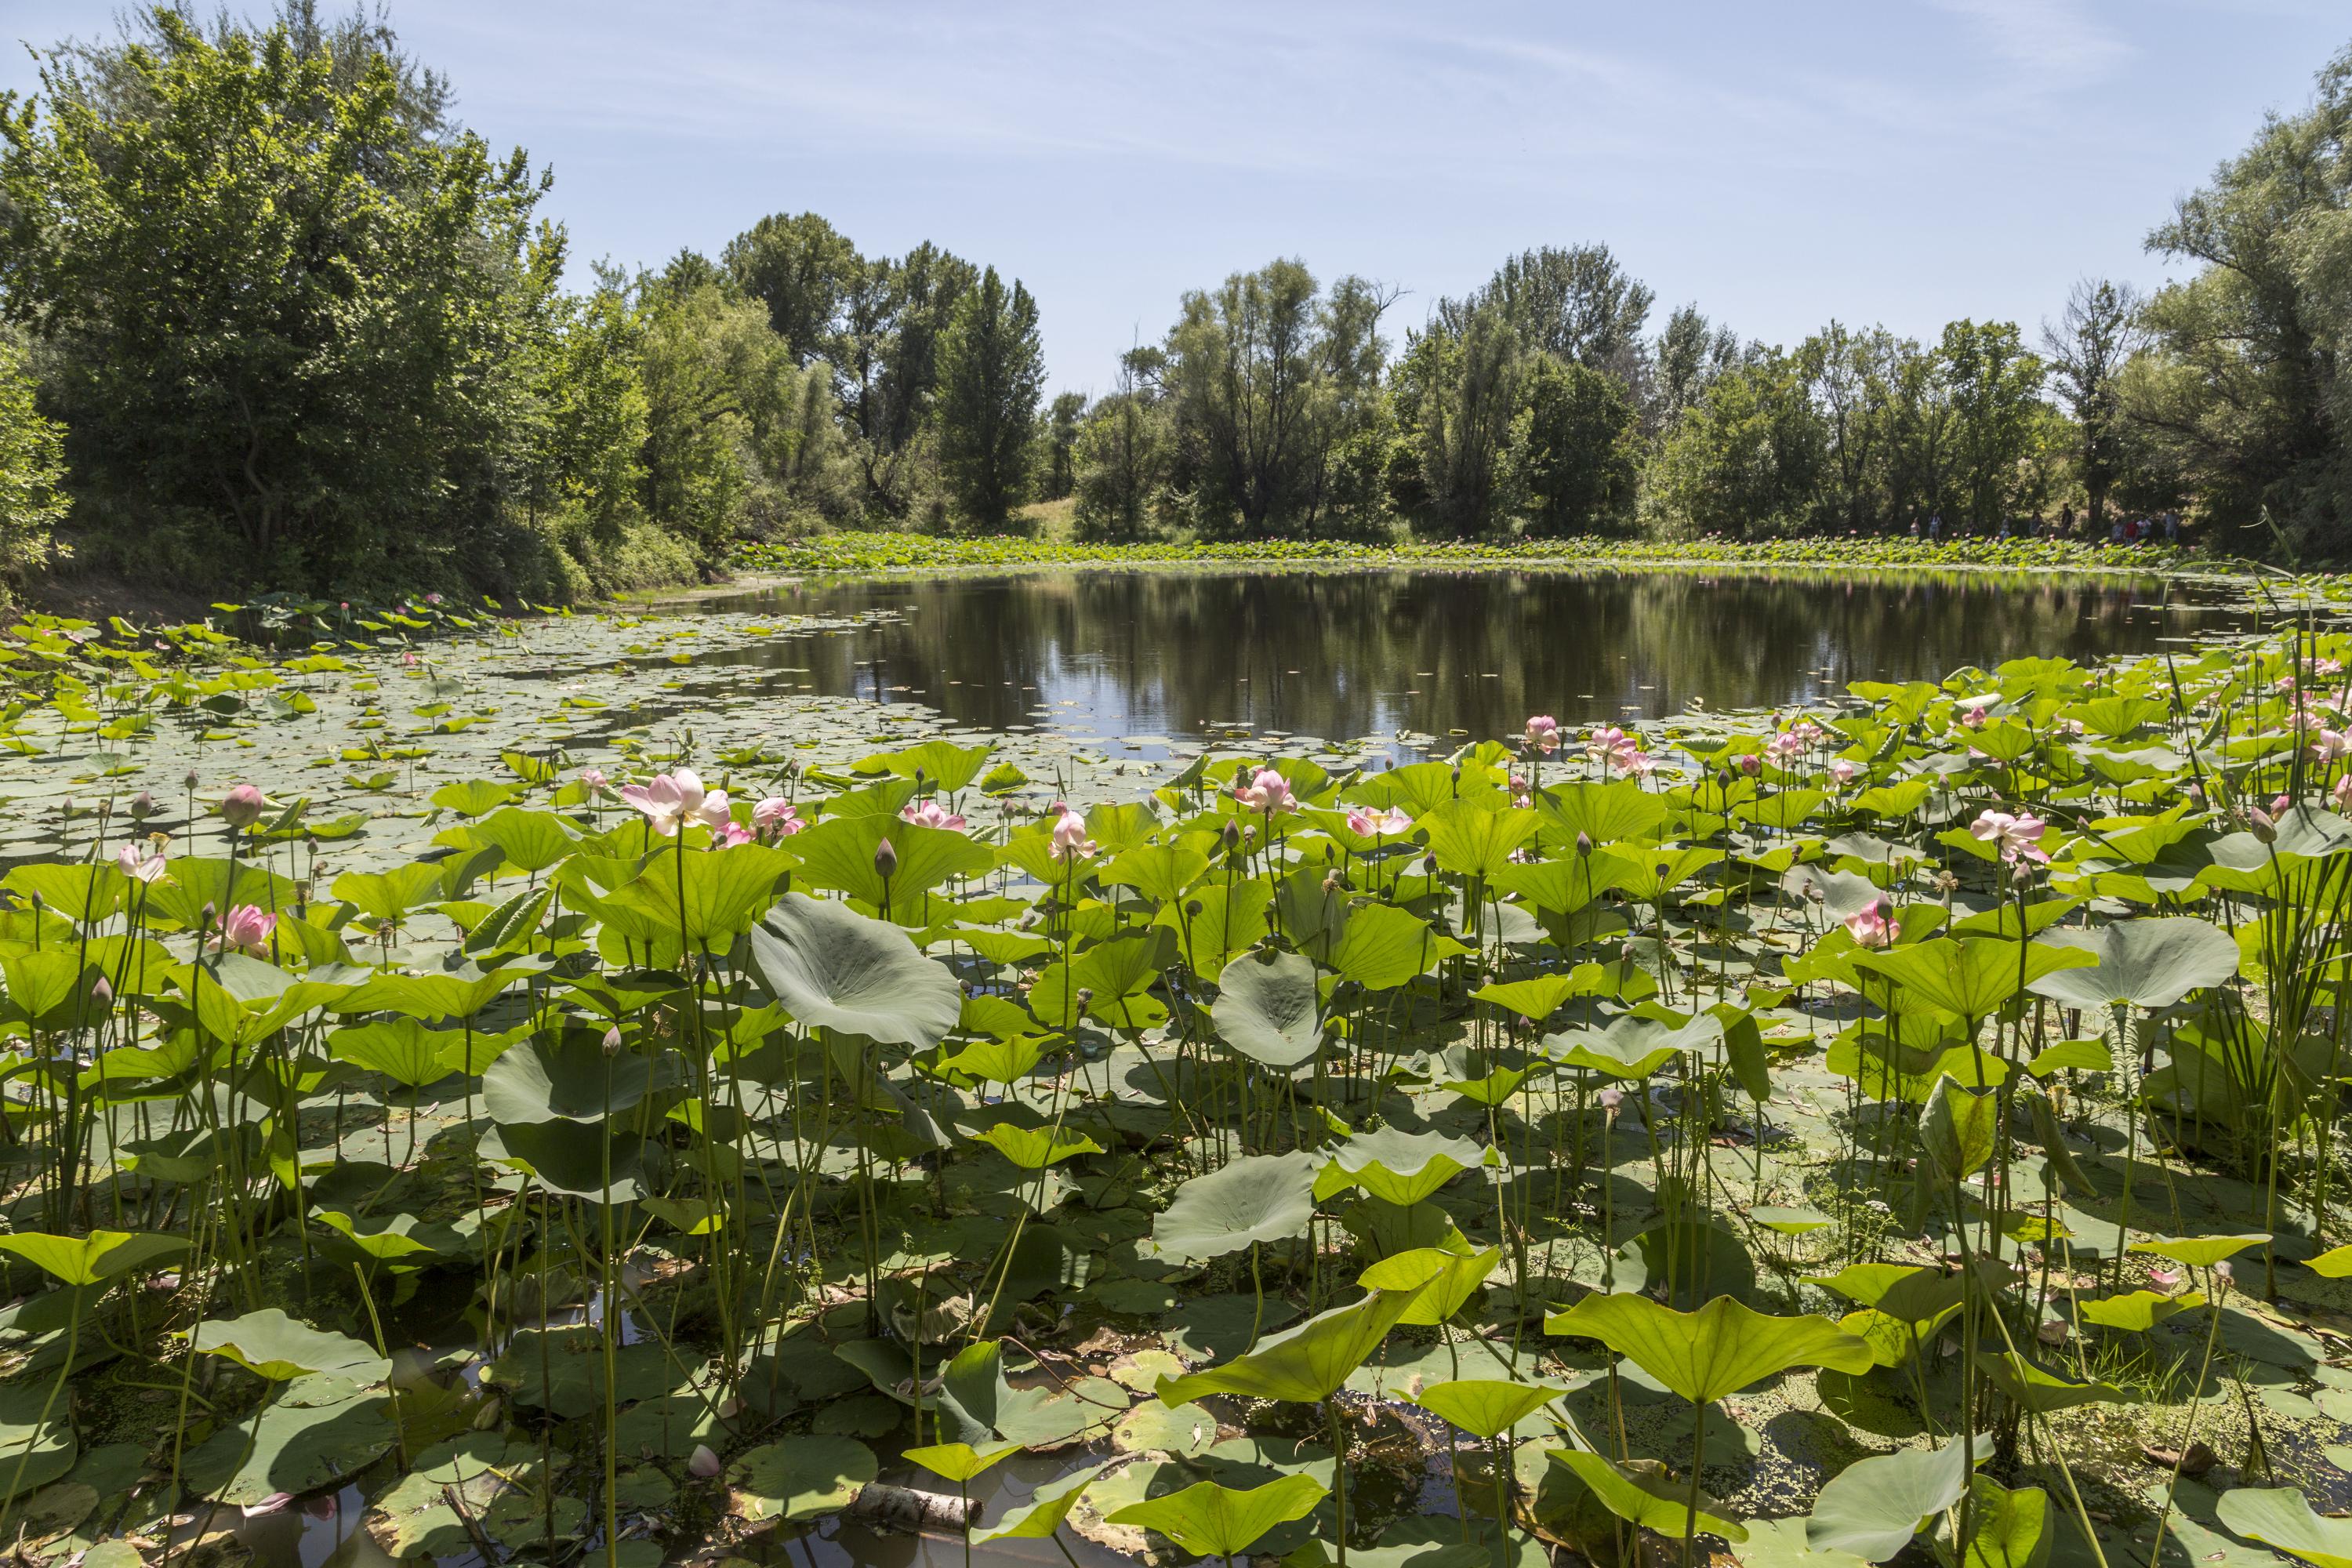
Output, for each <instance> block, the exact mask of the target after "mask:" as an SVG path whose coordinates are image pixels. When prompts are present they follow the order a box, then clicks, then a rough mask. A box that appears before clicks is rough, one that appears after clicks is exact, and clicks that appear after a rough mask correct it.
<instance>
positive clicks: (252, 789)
mask: <svg viewBox="0 0 2352 1568" xmlns="http://www.w3.org/2000/svg"><path fill="white" fill-rule="evenodd" d="M266 805H268V802H267V801H266V800H264V799H263V798H262V794H261V791H260V790H259V789H258V788H257V787H256V786H255V785H253V784H239V785H237V786H236V788H235V789H233V790H231V791H229V792H228V793H227V794H226V795H223V796H221V803H220V814H221V820H222V821H224V822H226V823H227V824H228V825H229V826H231V827H238V828H243V827H250V826H253V825H254V824H255V823H257V822H259V821H260V820H261V813H262V810H263V808H264V807H265V806H266Z"/></svg>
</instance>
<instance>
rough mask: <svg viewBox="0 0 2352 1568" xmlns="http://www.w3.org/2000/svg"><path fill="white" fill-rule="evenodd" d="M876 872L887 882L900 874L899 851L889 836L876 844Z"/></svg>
mask: <svg viewBox="0 0 2352 1568" xmlns="http://www.w3.org/2000/svg"><path fill="white" fill-rule="evenodd" d="M874 874H875V875H876V876H877V877H879V878H881V879H883V880H884V881H886V882H887V881H888V880H889V879H891V878H893V877H895V876H897V875H898V851H897V850H896V849H893V848H892V847H890V841H889V840H888V839H887V838H885V839H883V840H882V841H881V842H880V843H879V844H877V845H876V846H874Z"/></svg>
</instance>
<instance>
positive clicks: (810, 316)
mask: <svg viewBox="0 0 2352 1568" xmlns="http://www.w3.org/2000/svg"><path fill="white" fill-rule="evenodd" d="M719 261H720V263H721V265H723V266H724V267H725V268H727V269H728V271H729V272H730V273H731V274H732V275H733V277H734V279H735V281H736V282H737V284H738V285H740V287H741V289H743V291H744V292H745V293H747V294H749V295H750V296H751V298H753V299H754V300H759V301H760V302H761V304H763V305H765V306H766V307H767V308H768V324H769V325H770V326H771V327H772V328H773V329H774V330H775V333H776V335H777V336H778V337H780V338H782V339H783V340H784V344H785V347H786V348H787V349H788V350H789V351H790V352H791V353H792V355H793V359H794V360H796V361H797V362H798V363H802V364H806V363H809V362H810V361H811V360H816V359H826V360H830V359H833V358H835V356H836V354H837V353H838V352H839V342H838V340H839V336H840V332H841V321H842V312H843V310H844V307H845V304H846V302H847V300H848V299H849V295H850V291H851V290H852V289H853V288H855V287H856V284H857V283H858V281H859V279H860V277H861V275H862V273H863V272H864V270H865V268H866V261H865V259H864V258H861V257H860V256H859V255H858V254H857V247H856V246H854V245H852V244H850V243H849V238H848V237H847V236H845V235H844V234H843V233H841V232H840V231H839V230H838V229H836V228H835V227H834V226H833V225H831V224H829V223H827V222H825V220H824V219H823V218H821V217H819V216H817V215H816V214H814V213H796V214H793V216H785V215H784V214H782V213H777V214H774V215H772V216H768V217H763V218H761V220H760V221H759V222H758V223H755V224H753V225H752V226H751V227H750V228H748V229H746V230H744V231H743V232H742V233H741V234H739V235H737V236H736V237H734V238H733V239H731V240H730V241H728V242H727V248H726V249H725V250H724V251H722V252H720V253H719Z"/></svg>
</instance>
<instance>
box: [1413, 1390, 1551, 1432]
mask: <svg viewBox="0 0 2352 1568" xmlns="http://www.w3.org/2000/svg"><path fill="white" fill-rule="evenodd" d="M1567 1392H1568V1390H1567V1389H1565V1388H1559V1387H1554V1386H1552V1385H1551V1384H1540V1383H1506V1382H1504V1381H1503V1380H1501V1379H1499V1378H1484V1377H1465V1378H1459V1379H1456V1380H1455V1381H1454V1382H1452V1383H1433V1384H1430V1385H1429V1386H1428V1387H1426V1388H1424V1389H1423V1390H1422V1391H1421V1392H1420V1393H1419V1394H1414V1395H1412V1402H1413V1403H1414V1404H1415V1405H1420V1406H1421V1407H1422V1408H1423V1410H1426V1411H1428V1412H1429V1413H1430V1414H1432V1415H1435V1416H1437V1417H1439V1418H1440V1419H1441V1420H1445V1421H1451V1422H1452V1423H1454V1425H1455V1426H1459V1427H1461V1428H1462V1430H1464V1431H1465V1432H1467V1433H1469V1434H1470V1436H1473V1437H1477V1438H1480V1439H1487V1438H1492V1437H1494V1436H1497V1435H1498V1434H1500V1433H1504V1432H1507V1431H1509V1430H1510V1429H1511V1428H1512V1427H1514V1426H1517V1425H1518V1424H1519V1423H1520V1422H1522V1421H1524V1420H1526V1419H1527V1418H1528V1416H1530V1415H1534V1414H1535V1413H1536V1412H1537V1411H1538V1410H1541V1409H1542V1408H1543V1407H1544V1406H1545V1405H1549V1404H1550V1403H1551V1402H1552V1401H1553V1400H1555V1399H1558V1398H1559V1396H1560V1395H1561V1394H1566V1393H1567Z"/></svg>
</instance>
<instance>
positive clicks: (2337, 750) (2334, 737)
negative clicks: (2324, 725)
mask: <svg viewBox="0 0 2352 1568" xmlns="http://www.w3.org/2000/svg"><path fill="white" fill-rule="evenodd" d="M2311 754H2312V756H2313V757H2314V758H2315V760H2317V761H2319V762H2323V763H2340V762H2342V761H2343V760H2344V759H2345V758H2346V757H2347V756H2352V735H2347V733H2345V731H2341V730H2322V731H2320V732H2319V738H2318V739H2317V740H2315V741H2314V742H2312V743H2311Z"/></svg>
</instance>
